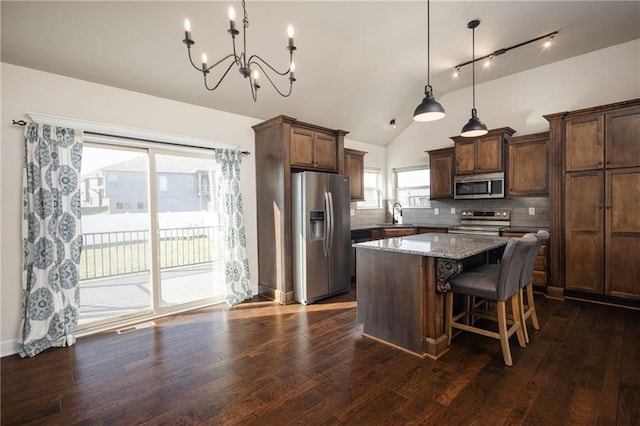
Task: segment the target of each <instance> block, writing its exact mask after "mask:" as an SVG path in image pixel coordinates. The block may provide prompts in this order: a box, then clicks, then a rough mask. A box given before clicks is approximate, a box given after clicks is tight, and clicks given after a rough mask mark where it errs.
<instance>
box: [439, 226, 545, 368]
mask: <svg viewBox="0 0 640 426" xmlns="http://www.w3.org/2000/svg"><path fill="white" fill-rule="evenodd" d="M535 245H536V238H535V237H533V236H526V237H522V238H511V239H510V240H509V242H508V243H507V247H506V248H505V250H504V254H503V255H502V262H501V263H500V264H499V265H481V266H478V267H476V268H472V269H470V270H468V271H463V272H462V273H460V274H459V275H457V276H455V277H453V278H451V279H450V280H449V284H450V285H451V291H449V292H448V293H447V294H446V312H447V316H446V319H445V329H446V334H447V337H448V339H449V344H451V335H452V328H457V329H460V330H464V331H470V332H472V333H476V334H480V335H483V336H487V337H491V338H494V339H498V340H500V346H501V348H502V356H503V358H504V363H505V364H506V365H508V366H511V365H512V364H513V361H512V359H511V349H510V348H509V337H511V336H512V335H513V334H514V333H516V334H517V336H518V344H519V345H520V346H521V347H524V346H525V337H524V332H523V327H522V322H521V315H520V314H521V308H520V293H519V292H520V279H521V277H522V269H523V267H524V262H525V260H526V258H527V255H528V254H529V253H530V252H531V251H532V250H534V249H535ZM454 293H456V294H464V295H471V296H476V297H480V298H483V299H485V300H487V301H491V302H496V307H497V315H498V332H497V333H496V332H495V331H491V330H487V329H484V328H479V327H476V326H475V325H474V324H464V323H462V322H458V320H460V319H461V318H464V317H465V316H466V315H467V312H466V311H465V312H462V313H460V314H457V315H456V316H455V317H454V316H453V294H454ZM508 300H510V301H511V309H512V314H513V322H512V324H511V326H510V327H509V328H507V327H508V325H509V324H507V312H506V302H507V301H508Z"/></svg>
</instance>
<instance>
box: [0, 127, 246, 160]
mask: <svg viewBox="0 0 640 426" xmlns="http://www.w3.org/2000/svg"><path fill="white" fill-rule="evenodd" d="M12 121H13V123H11V124H13V125H14V126H26V125H27V122H26V121H24V120H18V121H16V120H12ZM84 133H86V134H87V135H94V136H107V137H112V138H121V139H129V140H133V141H140V142H151V143H160V144H165V145H174V146H184V147H187V148H200V149H217V148H207V147H203V146H196V145H182V144H172V143H170V142H162V141H155V140H152V139H144V138H134V137H131V136H118V135H110V134H108V133H99V132H90V131H85V132H84ZM240 154H242V155H251V152H249V151H240Z"/></svg>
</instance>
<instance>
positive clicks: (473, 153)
mask: <svg viewBox="0 0 640 426" xmlns="http://www.w3.org/2000/svg"><path fill="white" fill-rule="evenodd" d="M514 133H515V130H513V129H512V128H510V127H501V128H499V129H493V130H490V131H489V132H488V133H487V134H486V135H484V136H480V137H478V138H465V137H462V136H453V137H452V138H451V139H452V140H453V141H454V143H455V144H454V156H455V174H456V175H468V174H476V173H493V172H504V163H505V161H504V146H505V143H506V142H507V140H509V138H511V135H513V134H514Z"/></svg>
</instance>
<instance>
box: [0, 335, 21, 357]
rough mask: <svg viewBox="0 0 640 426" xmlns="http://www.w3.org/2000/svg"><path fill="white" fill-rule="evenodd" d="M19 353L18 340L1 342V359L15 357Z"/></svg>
mask: <svg viewBox="0 0 640 426" xmlns="http://www.w3.org/2000/svg"><path fill="white" fill-rule="evenodd" d="M17 353H18V341H17V340H16V339H11V340H5V341H3V342H0V357H5V356H10V355H15V354H17Z"/></svg>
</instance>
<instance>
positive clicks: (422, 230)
mask: <svg viewBox="0 0 640 426" xmlns="http://www.w3.org/2000/svg"><path fill="white" fill-rule="evenodd" d="M448 232H449V231H448V230H447V228H431V227H429V226H419V227H418V234H447V233H448Z"/></svg>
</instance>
